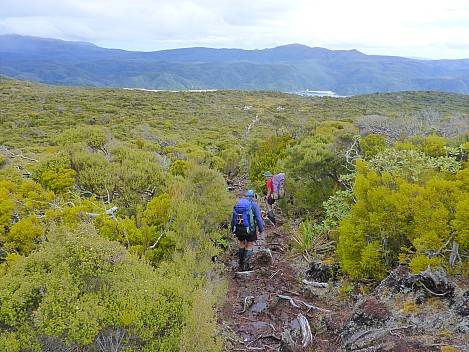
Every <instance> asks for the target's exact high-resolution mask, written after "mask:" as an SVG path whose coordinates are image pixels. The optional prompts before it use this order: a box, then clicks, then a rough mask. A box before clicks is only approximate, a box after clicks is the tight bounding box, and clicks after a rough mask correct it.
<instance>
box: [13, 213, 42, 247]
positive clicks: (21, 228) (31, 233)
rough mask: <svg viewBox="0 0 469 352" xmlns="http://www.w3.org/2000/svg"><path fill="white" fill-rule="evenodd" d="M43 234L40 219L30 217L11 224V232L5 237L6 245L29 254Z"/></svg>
mask: <svg viewBox="0 0 469 352" xmlns="http://www.w3.org/2000/svg"><path fill="white" fill-rule="evenodd" d="M41 235H42V226H41V225H40V224H39V221H38V219H36V218H34V217H28V218H25V219H21V220H20V221H18V222H17V223H16V224H13V225H12V226H11V228H10V232H9V233H8V235H7V236H6V237H5V241H4V245H5V247H6V248H8V249H10V250H11V249H13V250H15V251H17V252H18V253H20V254H28V253H29V252H30V251H31V250H32V249H33V248H34V246H35V242H36V241H37V240H38V239H39V237H40V236H41Z"/></svg>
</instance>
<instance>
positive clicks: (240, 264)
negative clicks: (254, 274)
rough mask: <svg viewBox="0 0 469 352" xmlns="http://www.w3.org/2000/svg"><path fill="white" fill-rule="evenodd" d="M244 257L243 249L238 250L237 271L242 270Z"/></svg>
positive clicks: (244, 251) (244, 250)
mask: <svg viewBox="0 0 469 352" xmlns="http://www.w3.org/2000/svg"><path fill="white" fill-rule="evenodd" d="M245 255H246V249H245V248H238V267H239V270H243V268H244V256H245Z"/></svg>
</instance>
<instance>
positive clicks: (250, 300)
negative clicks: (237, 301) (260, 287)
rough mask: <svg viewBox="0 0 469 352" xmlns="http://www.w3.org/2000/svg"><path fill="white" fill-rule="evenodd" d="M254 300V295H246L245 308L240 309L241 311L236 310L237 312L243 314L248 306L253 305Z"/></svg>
mask: <svg viewBox="0 0 469 352" xmlns="http://www.w3.org/2000/svg"><path fill="white" fill-rule="evenodd" d="M253 302H254V296H246V297H244V305H243V310H242V311H240V312H236V313H238V314H243V313H244V312H246V310H247V308H248V306H250V305H252V303H253Z"/></svg>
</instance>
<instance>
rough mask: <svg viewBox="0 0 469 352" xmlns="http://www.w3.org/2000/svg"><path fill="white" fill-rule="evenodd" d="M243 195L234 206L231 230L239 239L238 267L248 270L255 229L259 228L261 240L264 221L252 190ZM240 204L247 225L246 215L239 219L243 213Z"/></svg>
mask: <svg viewBox="0 0 469 352" xmlns="http://www.w3.org/2000/svg"><path fill="white" fill-rule="evenodd" d="M244 195H245V197H244V198H241V199H240V200H239V202H238V203H237V204H236V205H235V206H234V212H233V220H232V224H231V230H232V232H233V233H234V234H235V235H236V237H237V238H238V241H239V248H238V262H239V268H240V270H246V271H249V270H252V267H251V258H252V247H253V243H254V241H256V240H257V230H259V236H260V238H261V240H264V222H263V220H262V215H261V210H260V208H259V205H258V204H257V203H256V202H255V200H254V198H255V196H256V194H255V193H254V191H253V190H248V191H246V192H245V193H244ZM242 206H245V208H246V211H247V212H248V214H247V217H248V218H247V222H248V224H247V225H246V217H245V218H244V220H242V219H241V218H242V217H243V214H241V212H242V210H240V209H241V208H240V207H242ZM249 214H250V215H249ZM236 217H237V218H236ZM240 219H241V220H240Z"/></svg>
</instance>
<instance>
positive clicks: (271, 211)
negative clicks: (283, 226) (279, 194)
mask: <svg viewBox="0 0 469 352" xmlns="http://www.w3.org/2000/svg"><path fill="white" fill-rule="evenodd" d="M267 217H268V218H269V220H270V221H272V223H273V224H274V225H275V216H274V211H273V210H269V211H268V212H267Z"/></svg>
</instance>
